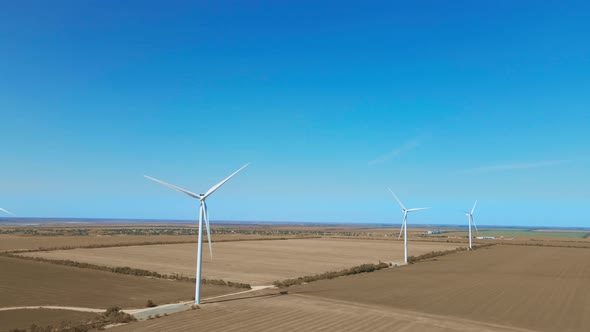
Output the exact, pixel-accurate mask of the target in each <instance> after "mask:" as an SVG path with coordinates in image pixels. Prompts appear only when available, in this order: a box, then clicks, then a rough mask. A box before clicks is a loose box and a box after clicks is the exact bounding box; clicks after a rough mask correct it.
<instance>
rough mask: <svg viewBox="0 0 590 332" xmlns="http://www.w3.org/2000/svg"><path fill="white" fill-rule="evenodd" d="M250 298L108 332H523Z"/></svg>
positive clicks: (314, 301)
mask: <svg viewBox="0 0 590 332" xmlns="http://www.w3.org/2000/svg"><path fill="white" fill-rule="evenodd" d="M274 293H275V294H269V295H268V296H263V295H258V296H249V297H248V298H244V299H241V300H229V301H223V302H221V301H220V302H217V303H211V304H205V305H203V306H202V308H201V309H199V310H194V311H185V312H182V313H178V314H174V315H171V316H167V317H161V318H158V319H152V320H146V321H141V322H136V323H131V324H128V325H125V326H119V327H115V328H113V329H112V331H113V332H136V331H169V332H180V331H191V330H193V329H194V328H195V326H198V327H199V329H202V330H203V331H227V332H238V331H261V332H267V331H268V332H270V331H376V332H379V331H384V332H385V331H405V332H435V331H436V332H441V331H444V332H453V331H454V332H468V331H469V332H470V331H482V332H491V331H495V332H528V331H526V330H522V329H515V328H511V327H507V326H501V325H496V324H488V323H483V322H477V321H470V320H466V319H459V318H453V317H443V316H436V315H429V314H424V313H419V312H411V311H405V310H392V309H391V308H387V307H382V306H377V305H367V304H357V303H354V302H348V301H338V300H333V299H326V298H320V297H315V296H313V295H312V296H308V295H304V294H293V295H291V294H289V295H276V293H277V291H274Z"/></svg>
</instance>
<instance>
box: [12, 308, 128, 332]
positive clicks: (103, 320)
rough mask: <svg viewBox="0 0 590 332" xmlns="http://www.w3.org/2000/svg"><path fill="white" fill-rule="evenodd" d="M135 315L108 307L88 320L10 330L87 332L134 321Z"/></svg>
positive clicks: (15, 331) (16, 331)
mask: <svg viewBox="0 0 590 332" xmlns="http://www.w3.org/2000/svg"><path fill="white" fill-rule="evenodd" d="M136 320H137V319H135V317H133V316H131V315H129V314H127V313H124V312H122V311H121V308H119V307H111V308H108V309H107V310H106V311H105V312H104V313H102V314H100V315H97V316H96V318H94V319H92V320H90V321H86V322H82V323H81V322H70V321H62V322H61V323H59V324H58V325H47V326H37V325H35V324H32V325H31V326H30V327H29V328H28V329H12V330H10V332H87V331H90V330H94V329H103V328H104V327H105V326H107V325H111V324H122V323H129V322H134V321H136Z"/></svg>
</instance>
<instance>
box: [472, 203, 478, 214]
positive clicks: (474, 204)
mask: <svg viewBox="0 0 590 332" xmlns="http://www.w3.org/2000/svg"><path fill="white" fill-rule="evenodd" d="M476 205H477V200H475V203H473V209H471V214H473V212H474V211H475V206H476Z"/></svg>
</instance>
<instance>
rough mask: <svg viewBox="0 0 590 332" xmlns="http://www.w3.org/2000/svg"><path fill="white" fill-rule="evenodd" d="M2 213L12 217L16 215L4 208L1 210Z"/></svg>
mask: <svg viewBox="0 0 590 332" xmlns="http://www.w3.org/2000/svg"><path fill="white" fill-rule="evenodd" d="M0 211H2V212H4V213H6V214H9V215H11V216H15V215H14V213H12V212H10V211H6V210H4V209H3V208H0ZM15 217H16V216H15Z"/></svg>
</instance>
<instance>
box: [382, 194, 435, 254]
mask: <svg viewBox="0 0 590 332" xmlns="http://www.w3.org/2000/svg"><path fill="white" fill-rule="evenodd" d="M387 189H389V191H390V192H391V194H392V195H393V197H394V198H395V200H396V201H397V203H398V204H399V206H400V207H401V208H402V212H403V213H404V222H403V223H402V228H401V229H400V230H399V236H398V237H397V238H398V239H399V238H400V237H401V236H402V231H403V232H404V263H406V264H408V224H407V221H408V213H410V212H414V211H420V210H426V209H430V208H429V207H425V208H414V209H406V207H405V206H404V205H403V204H402V202H401V201H400V200H399V199H398V198H397V196H395V194H394V193H393V191H392V190H391V189H390V188H387Z"/></svg>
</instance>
